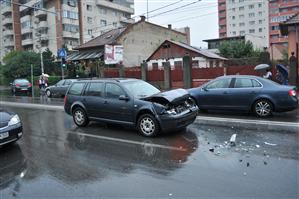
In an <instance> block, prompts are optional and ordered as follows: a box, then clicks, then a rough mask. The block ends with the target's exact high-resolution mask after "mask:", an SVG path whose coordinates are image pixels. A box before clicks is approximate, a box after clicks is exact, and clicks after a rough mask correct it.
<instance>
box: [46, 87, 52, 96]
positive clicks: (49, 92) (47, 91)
mask: <svg viewBox="0 0 299 199" xmlns="http://www.w3.org/2000/svg"><path fill="white" fill-rule="evenodd" d="M46 95H47V97H51V96H52V93H51V91H50V89H47V90H46Z"/></svg>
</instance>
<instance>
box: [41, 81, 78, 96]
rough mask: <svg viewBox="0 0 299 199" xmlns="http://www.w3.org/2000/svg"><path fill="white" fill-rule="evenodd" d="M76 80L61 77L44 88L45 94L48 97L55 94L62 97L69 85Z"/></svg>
mask: <svg viewBox="0 0 299 199" xmlns="http://www.w3.org/2000/svg"><path fill="white" fill-rule="evenodd" d="M75 81H77V80H76V79H63V80H60V81H59V82H57V83H56V84H54V85H53V86H49V87H47V88H46V94H47V96H48V97H52V96H57V97H64V96H65V93H66V91H67V89H68V88H69V87H70V85H71V84H72V83H73V82H75Z"/></svg>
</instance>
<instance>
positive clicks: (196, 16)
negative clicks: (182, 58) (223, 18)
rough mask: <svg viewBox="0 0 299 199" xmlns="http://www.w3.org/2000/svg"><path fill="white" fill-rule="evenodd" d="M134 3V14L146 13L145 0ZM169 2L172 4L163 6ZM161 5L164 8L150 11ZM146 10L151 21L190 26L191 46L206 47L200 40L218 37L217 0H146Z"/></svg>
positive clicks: (173, 25)
mask: <svg viewBox="0 0 299 199" xmlns="http://www.w3.org/2000/svg"><path fill="white" fill-rule="evenodd" d="M134 3H135V5H134V6H135V15H141V14H144V13H146V11H147V0H134ZM169 4H173V5H171V6H169V7H165V6H167V5H169ZM188 4H190V5H188ZM161 7H165V8H163V9H160V10H157V11H154V12H150V11H153V10H155V9H159V8H161ZM148 10H149V12H150V13H149V21H150V22H152V23H156V24H159V25H162V26H165V27H167V25H168V24H172V27H173V28H182V27H186V26H188V27H190V30H191V45H193V46H197V47H204V48H206V47H207V43H206V42H202V40H204V39H213V38H218V14H217V12H218V7H217V0H201V1H199V0H148ZM171 10H172V11H171ZM163 12H166V13H164V14H162V13H163ZM155 15H157V16H155ZM145 16H146V14H145ZM136 19H137V18H136Z"/></svg>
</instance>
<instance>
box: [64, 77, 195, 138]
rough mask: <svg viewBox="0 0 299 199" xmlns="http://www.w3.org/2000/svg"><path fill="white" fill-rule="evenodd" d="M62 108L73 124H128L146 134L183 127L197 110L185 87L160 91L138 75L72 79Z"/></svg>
mask: <svg viewBox="0 0 299 199" xmlns="http://www.w3.org/2000/svg"><path fill="white" fill-rule="evenodd" d="M64 109H65V111H66V113H68V114H70V115H72V116H73V119H74V122H75V124H76V125H77V126H80V127H83V126H86V125H88V123H89V121H101V122H107V123H116V124H122V125H129V126H132V127H136V128H137V129H138V131H139V132H140V133H141V134H142V135H144V136H148V137H151V136H155V135H157V134H158V133H159V132H168V131H178V130H181V129H183V128H185V127H186V126H188V125H189V124H191V123H192V122H193V121H194V120H195V118H196V115H197V111H198V107H197V106H196V103H195V102H194V100H193V99H191V98H190V96H189V94H188V92H187V91H186V90H185V89H176V90H171V91H166V92H160V90H158V89H157V88H156V87H154V86H152V85H151V84H149V83H147V82H145V81H142V80H138V79H97V80H82V81H78V82H74V83H73V84H72V85H71V86H70V88H69V90H68V92H67V94H66V96H65V98H64Z"/></svg>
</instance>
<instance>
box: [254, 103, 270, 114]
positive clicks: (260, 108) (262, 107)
mask: <svg viewBox="0 0 299 199" xmlns="http://www.w3.org/2000/svg"><path fill="white" fill-rule="evenodd" d="M255 109H256V113H257V114H258V115H260V116H267V115H269V114H270V112H271V106H270V104H269V103H268V102H265V101H260V102H259V103H257V105H256V107H255Z"/></svg>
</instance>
